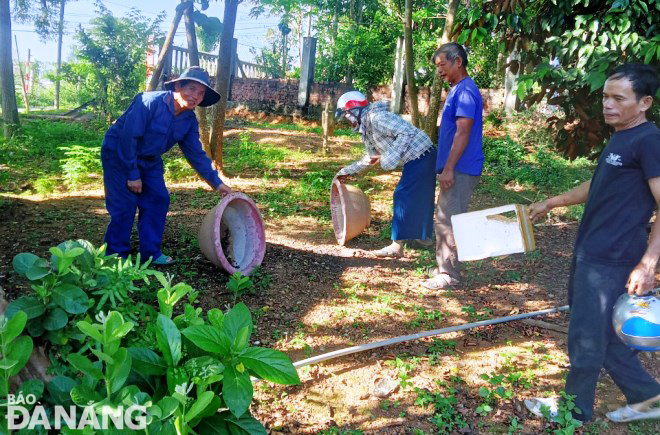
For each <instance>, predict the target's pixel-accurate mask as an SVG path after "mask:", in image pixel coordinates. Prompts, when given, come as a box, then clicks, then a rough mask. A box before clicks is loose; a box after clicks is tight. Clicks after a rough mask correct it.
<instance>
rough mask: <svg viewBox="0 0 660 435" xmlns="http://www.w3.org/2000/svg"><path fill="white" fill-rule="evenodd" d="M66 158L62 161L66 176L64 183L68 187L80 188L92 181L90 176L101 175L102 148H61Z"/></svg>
mask: <svg viewBox="0 0 660 435" xmlns="http://www.w3.org/2000/svg"><path fill="white" fill-rule="evenodd" d="M59 149H60V150H62V151H64V155H65V156H66V157H65V158H64V159H62V160H61V161H60V164H61V166H62V172H63V174H64V183H65V184H66V185H67V186H68V187H78V186H80V185H84V184H87V183H88V182H89V181H90V178H89V175H90V174H97V175H98V174H100V173H101V172H102V171H103V169H102V167H101V147H99V146H98V145H97V146H95V147H88V146H82V145H68V146H62V147H59Z"/></svg>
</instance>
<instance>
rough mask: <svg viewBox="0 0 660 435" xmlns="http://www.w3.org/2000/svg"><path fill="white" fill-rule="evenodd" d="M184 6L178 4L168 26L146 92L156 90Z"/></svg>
mask: <svg viewBox="0 0 660 435" xmlns="http://www.w3.org/2000/svg"><path fill="white" fill-rule="evenodd" d="M186 6H187V5H186V4H184V3H179V4H178V5H177V6H176V13H175V14H174V19H172V24H170V30H169V31H168V32H167V36H166V37H165V42H163V46H162V47H161V48H160V54H159V55H158V63H157V64H156V68H154V74H153V75H152V76H151V80H150V81H149V86H147V91H155V90H156V88H157V87H158V82H159V81H160V75H161V73H162V72H163V67H164V66H165V60H166V59H167V54H168V52H169V51H170V47H171V46H172V41H173V40H174V34H175V33H176V29H177V28H178V27H179V22H181V16H182V15H183V11H184V9H185V8H186Z"/></svg>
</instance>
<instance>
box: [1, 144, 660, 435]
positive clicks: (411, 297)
mask: <svg viewBox="0 0 660 435" xmlns="http://www.w3.org/2000/svg"><path fill="white" fill-rule="evenodd" d="M259 134H262V133H259ZM263 134H264V135H266V134H268V135H270V136H273V135H276V133H273V132H265V133H263ZM282 136H285V137H286V140H287V141H288V143H290V144H291V146H296V142H295V141H296V137H301V138H300V139H298V140H300V141H302V142H301V143H303V144H306V143H308V142H309V137H308V136H306V135H302V134H298V135H296V134H291V133H286V135H282ZM338 146H339V145H338ZM374 177H377V179H378V181H379V182H381V183H382V184H383V189H384V190H385V191H387V189H388V188H389V189H391V188H393V186H394V185H395V183H396V180H397V174H386V175H382V174H378V175H374ZM231 183H232V184H231V185H232V186H233V187H235V188H237V189H238V190H242V191H244V192H246V193H247V194H248V195H256V194H257V193H259V189H262V188H263V187H261V185H260V184H259V183H258V182H256V180H255V179H254V178H248V177H244V178H240V179H238V178H236V179H232V180H231ZM203 186H204V185H203V184H202V183H201V182H191V183H179V184H173V185H172V184H171V185H170V188H171V191H172V194H173V201H172V206H171V211H170V216H169V218H168V224H167V229H166V233H165V240H164V246H165V247H166V248H165V249H166V252H167V253H168V254H171V255H174V256H176V257H177V258H178V259H179V260H180V262H179V264H177V265H176V266H175V267H174V268H173V269H171V271H172V272H173V273H174V274H175V276H176V280H179V281H186V282H188V283H189V284H191V285H193V287H195V288H196V289H198V290H199V291H200V293H201V295H200V299H199V301H200V302H201V304H202V306H204V308H205V309H208V308H211V307H224V306H226V304H227V303H228V302H229V301H230V297H229V295H227V294H226V289H225V286H224V284H225V283H226V281H227V277H226V275H224V274H223V273H222V272H221V271H219V270H218V269H216V268H215V267H214V266H213V265H212V264H211V263H210V262H208V261H207V260H206V259H204V258H203V256H202V254H201V252H200V251H199V249H198V245H197V241H196V237H197V230H198V228H199V224H200V222H201V220H202V218H203V216H204V215H205V213H206V212H207V211H208V210H210V209H211V208H212V207H213V205H214V204H215V203H216V201H217V197H215V196H214V195H213V194H212V193H210V192H204V191H203V190H202V189H203ZM492 205H493V204H492V203H491V200H490V198H489V197H487V196H485V195H483V194H479V193H478V194H477V195H476V197H475V200H474V201H473V204H472V207H471V208H472V209H480V208H486V207H489V206H492ZM389 207H390V205H389V203H388V201H386V200H379V201H376V202H375V203H374V216H373V224H372V227H371V228H369V229H368V230H367V231H366V232H365V233H364V234H362V235H361V236H359V237H358V238H356V239H354V240H352V241H351V242H350V243H349V246H348V247H340V246H337V244H336V241H335V240H334V237H333V234H332V230H331V228H329V227H328V226H327V225H326V226H324V225H319V223H318V221H316V220H315V219H313V218H311V217H310V218H307V217H299V216H295V215H294V216H289V217H288V218H281V219H266V225H267V238H268V246H267V251H266V257H265V259H264V261H263V267H262V270H261V278H260V279H259V281H258V282H259V283H260V286H261V288H260V289H259V290H258V292H257V293H256V294H254V295H246V296H245V297H244V298H243V300H244V301H245V302H246V303H247V304H248V306H249V307H250V309H251V310H252V312H253V313H254V316H255V322H256V325H257V328H256V331H255V332H256V334H255V336H254V340H255V344H259V345H263V346H274V347H277V348H279V349H281V350H284V351H286V352H287V353H288V354H289V355H290V356H291V358H292V360H294V361H297V360H301V359H304V358H306V357H308V356H311V355H318V354H321V353H325V352H329V351H332V350H336V349H340V348H344V347H348V346H353V345H356V344H361V343H368V342H372V341H376V340H383V339H386V338H391V337H395V336H399V335H404V334H412V333H415V332H419V331H423V330H430V329H436V328H441V327H445V326H450V325H458V324H462V323H466V322H471V321H475V320H480V319H483V318H492V317H500V316H505V315H509V314H515V313H522V312H528V311H534V310H539V309H543V308H549V307H554V306H559V305H563V304H565V303H566V290H565V283H566V277H567V272H568V268H569V262H570V255H571V249H572V245H573V239H574V236H575V231H576V225H575V224H571V223H569V224H561V223H560V224H554V225H540V226H537V227H536V238H537V246H538V248H539V251H538V252H535V253H532V254H529V255H512V256H509V257H506V258H497V259H490V260H484V261H479V262H472V263H468V264H466V265H465V268H464V276H465V282H464V285H463V286H462V287H461V288H460V289H457V290H454V291H447V292H431V291H426V290H424V289H423V288H421V287H420V286H419V285H418V282H419V279H420V278H421V277H423V274H424V271H425V267H427V266H429V265H431V264H432V254H431V253H430V252H429V251H424V250H412V249H408V251H407V253H406V257H405V258H404V259H401V260H380V259H375V258H369V257H368V256H364V255H362V254H361V251H362V250H369V249H373V248H379V247H381V246H383V245H384V244H385V243H387V241H386V240H382V239H380V236H379V235H380V233H381V230H382V228H383V227H385V226H386V225H387V223H388V209H389ZM106 224H107V215H106V213H105V209H104V205H103V197H102V192H101V191H90V192H85V193H82V194H81V193H77V194H70V195H66V196H59V197H51V198H40V197H20V198H18V197H15V198H10V197H3V198H1V201H0V286H2V287H3V288H4V289H5V291H6V292H7V294H8V296H9V298H10V299H12V298H15V297H16V296H17V295H19V294H20V293H21V292H22V291H24V290H25V288H26V285H25V283H24V282H22V281H20V280H18V279H17V278H16V277H15V276H14V274H13V272H12V270H11V260H12V258H13V256H14V255H16V254H17V253H19V252H26V251H27V252H34V253H36V254H38V255H46V252H47V249H48V248H49V247H50V246H53V245H55V244H57V243H59V242H60V241H62V240H66V239H76V238H85V239H88V240H90V241H91V242H92V243H94V244H96V245H98V244H100V242H101V240H102V236H103V232H104V229H105V225H106ZM543 320H545V321H547V322H551V323H555V324H557V325H564V326H565V325H566V324H567V316H566V315H563V314H561V315H560V314H557V315H552V316H548V317H546V318H543ZM439 338H440V339H441V340H434V339H422V340H417V341H415V342H408V343H403V344H400V345H396V346H392V347H385V348H380V349H376V350H373V351H369V352H365V353H360V354H356V355H352V356H347V357H343V358H339V359H336V360H332V361H329V362H327V363H323V364H319V365H316V366H312V367H307V368H304V369H302V370H301V379H302V381H303V383H302V385H301V386H298V387H288V388H283V387H278V386H273V385H271V384H268V383H260V384H258V385H257V387H256V389H255V390H256V393H255V404H254V406H253V412H254V414H255V415H256V416H257V418H259V419H260V420H261V421H262V422H263V423H264V424H265V425H266V426H267V427H268V428H269V429H270V430H272V431H273V433H276V432H284V433H303V434H312V433H318V432H319V431H321V430H325V429H329V428H339V429H337V430H335V432H327V433H343V432H342V431H348V430H349V429H360V430H362V431H365V432H367V433H415V432H414V430H415V429H420V430H423V431H424V432H425V433H434V431H437V426H436V425H435V424H434V423H432V422H431V421H430V420H429V418H431V417H432V416H433V414H434V413H433V408H432V407H429V406H421V405H420V403H422V402H423V400H421V399H420V397H421V396H422V395H423V394H424V391H426V392H427V393H435V392H443V393H444V394H445V395H447V394H449V393H448V391H453V393H451V395H453V396H454V397H456V398H457V400H458V404H457V405H456V407H455V409H456V410H457V412H458V417H462V418H463V419H465V420H466V421H467V423H468V424H469V426H468V428H467V429H464V430H462V431H461V433H502V432H503V433H506V432H507V430H508V429H509V428H510V425H511V419H512V418H513V417H515V418H516V419H517V422H518V423H519V424H521V425H522V429H521V431H520V432H518V433H529V434H533V433H542V432H543V431H544V426H543V423H542V422H540V421H538V420H535V419H530V418H529V416H528V414H527V413H526V411H525V410H524V409H523V408H524V406H521V400H522V399H524V398H526V397H529V396H538V395H543V394H544V393H545V392H558V391H559V390H560V389H561V386H562V384H563V381H562V379H563V375H564V374H565V372H566V369H567V367H568V361H567V357H566V336H565V335H564V334H561V333H558V332H552V331H548V330H544V329H539V328H538V327H534V326H529V325H526V324H524V323H522V322H511V323H507V324H501V325H496V326H491V327H485V328H480V329H479V330H471V331H466V332H461V333H454V334H449V335H446V336H443V337H439ZM643 360H644V362H645V364H646V366H647V367H649V369H650V370H651V371H652V372H653V373H654V375H655V376H656V378H658V377H660V367H659V365H658V359H657V354H655V355H654V354H646V355H645V356H644V358H643ZM498 374H503V375H513V376H514V377H515V376H518V377H519V378H522V379H523V380H524V382H523V381H520V379H519V380H518V382H517V383H515V384H511V383H509V384H502V385H504V386H505V387H506V388H507V389H510V390H511V391H512V396H511V397H510V398H507V399H503V400H499V401H498V402H497V403H493V408H494V410H493V411H491V412H489V413H487V414H486V415H484V416H479V415H477V414H476V413H475V410H476V409H477V407H478V406H479V405H480V404H481V403H482V400H481V397H480V395H479V389H480V387H488V388H490V386H492V385H493V384H489V383H488V381H486V380H484V379H483V377H482V375H488V376H489V377H492V376H493V375H498ZM378 378H384V379H394V380H395V381H396V383H397V384H398V385H399V386H398V389H397V390H396V391H395V392H393V393H392V394H391V395H389V396H388V397H387V398H378V397H376V396H374V394H373V387H374V382H375V381H376V380H377V379H378ZM448 388H451V389H453V390H448ZM621 403H623V396H622V395H621V394H620V393H619V392H618V390H617V389H616V388H615V387H614V386H613V385H612V383H611V381H610V380H609V378H608V377H603V379H602V381H601V383H600V384H599V390H598V402H597V406H596V408H597V410H596V417H598V418H599V419H602V418H604V412H606V411H608V410H610V409H612V408H614V407H617V406H619V405H620V404H621ZM633 430H634V431H633ZM659 432H660V424H655V425H653V424H649V425H644V426H635V427H634V428H633V429H631V432H628V427H627V426H626V425H616V424H611V425H609V428H602V430H601V431H600V433H603V434H620V433H659ZM440 433H446V432H440Z"/></svg>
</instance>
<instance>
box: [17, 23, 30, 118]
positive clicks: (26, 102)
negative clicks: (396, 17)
mask: <svg viewBox="0 0 660 435" xmlns="http://www.w3.org/2000/svg"><path fill="white" fill-rule="evenodd" d="M14 42H15V43H16V62H18V73H19V74H20V75H21V94H23V105H24V106H25V113H30V98H29V97H28V90H27V85H26V83H25V73H23V64H21V55H20V53H19V52H18V38H16V35H14ZM28 63H29V61H28Z"/></svg>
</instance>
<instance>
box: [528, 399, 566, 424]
mask: <svg viewBox="0 0 660 435" xmlns="http://www.w3.org/2000/svg"><path fill="white" fill-rule="evenodd" d="M525 407H526V408H527V410H528V411H529V412H531V413H532V414H534V415H535V416H537V417H545V415H543V410H542V408H543V407H547V409H548V415H549V416H550V420H551V421H556V420H557V414H558V403H557V399H556V398H552V397H540V398H536V399H525Z"/></svg>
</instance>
